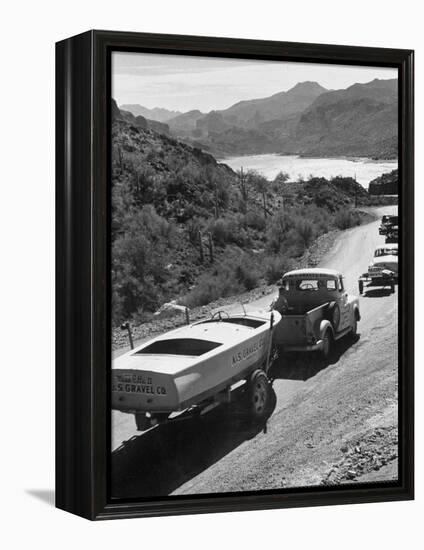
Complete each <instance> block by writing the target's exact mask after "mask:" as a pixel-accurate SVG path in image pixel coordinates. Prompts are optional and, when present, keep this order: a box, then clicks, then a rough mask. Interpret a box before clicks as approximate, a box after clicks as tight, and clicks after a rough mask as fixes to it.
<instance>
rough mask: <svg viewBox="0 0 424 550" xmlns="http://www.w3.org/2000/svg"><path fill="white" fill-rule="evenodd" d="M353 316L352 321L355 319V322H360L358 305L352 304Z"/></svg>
mask: <svg viewBox="0 0 424 550" xmlns="http://www.w3.org/2000/svg"><path fill="white" fill-rule="evenodd" d="M353 315H354V319H355V318H356V320H357V321H360V320H361V314H360V312H359V306H358V304H353Z"/></svg>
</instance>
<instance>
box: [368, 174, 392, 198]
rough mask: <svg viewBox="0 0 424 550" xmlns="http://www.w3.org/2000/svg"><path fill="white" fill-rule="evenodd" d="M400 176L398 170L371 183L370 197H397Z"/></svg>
mask: <svg viewBox="0 0 424 550" xmlns="http://www.w3.org/2000/svg"><path fill="white" fill-rule="evenodd" d="M398 186H399V175H398V171H397V170H392V171H391V172H389V173H388V174H382V175H381V176H380V177H378V178H375V179H374V180H372V181H371V182H370V185H369V188H368V192H369V193H370V195H397V194H398V193H399V187H398Z"/></svg>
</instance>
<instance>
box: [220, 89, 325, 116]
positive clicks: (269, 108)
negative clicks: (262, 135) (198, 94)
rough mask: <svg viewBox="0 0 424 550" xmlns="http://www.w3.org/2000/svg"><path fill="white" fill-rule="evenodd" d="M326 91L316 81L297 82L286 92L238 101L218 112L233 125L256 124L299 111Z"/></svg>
mask: <svg viewBox="0 0 424 550" xmlns="http://www.w3.org/2000/svg"><path fill="white" fill-rule="evenodd" d="M327 91H328V90H326V89H325V88H323V87H322V86H320V85H319V84H318V83H317V82H299V83H298V84H296V86H294V87H293V88H291V89H290V90H288V91H287V92H279V93H277V94H274V95H272V96H270V97H265V98H261V99H251V100H248V101H240V102H239V103H236V104H235V105H233V106H232V107H229V108H228V109H225V110H223V111H220V113H221V114H222V116H223V117H224V119H225V120H228V121H229V122H231V123H232V124H233V125H236V126H237V125H238V126H244V125H247V126H251V125H254V126H257V125H258V124H259V123H261V122H265V121H267V120H275V119H282V118H286V117H288V116H291V115H293V114H297V113H301V112H302V111H304V110H305V109H306V108H307V107H309V105H311V104H312V102H313V101H314V100H315V99H316V98H317V97H319V96H320V95H321V94H323V93H324V92H327Z"/></svg>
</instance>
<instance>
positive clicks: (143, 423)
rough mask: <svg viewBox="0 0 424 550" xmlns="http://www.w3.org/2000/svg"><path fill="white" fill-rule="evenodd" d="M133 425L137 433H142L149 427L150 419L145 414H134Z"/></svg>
mask: <svg viewBox="0 0 424 550" xmlns="http://www.w3.org/2000/svg"><path fill="white" fill-rule="evenodd" d="M135 424H136V426H137V430H138V431H139V432H144V431H145V430H148V429H149V428H150V427H151V422H150V418H148V417H147V415H146V413H136V414H135Z"/></svg>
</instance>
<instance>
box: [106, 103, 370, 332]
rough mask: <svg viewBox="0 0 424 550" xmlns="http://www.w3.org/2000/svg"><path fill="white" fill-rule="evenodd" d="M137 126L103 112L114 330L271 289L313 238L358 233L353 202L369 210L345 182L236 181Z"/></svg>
mask: <svg viewBox="0 0 424 550" xmlns="http://www.w3.org/2000/svg"><path fill="white" fill-rule="evenodd" d="M140 117H141V115H139V116H137V117H134V115H132V116H131V117H128V116H127V114H126V113H125V112H122V111H120V110H119V109H118V107H117V106H116V103H115V102H113V103H112V181H113V187H112V226H111V229H112V283H113V284H112V286H113V297H112V307H113V318H114V323H115V324H119V323H120V322H122V321H123V320H125V319H133V320H135V321H136V322H138V323H141V322H145V321H147V320H149V319H150V318H151V317H152V314H153V312H155V311H156V310H157V309H158V308H159V307H160V306H161V305H162V304H163V303H164V302H168V301H170V300H177V301H179V302H180V303H183V304H184V305H188V306H189V307H195V306H199V305H204V304H208V303H210V302H212V301H214V300H216V299H218V298H221V297H225V296H233V295H238V294H241V293H243V292H246V291H250V290H252V289H254V288H257V287H258V286H259V285H261V284H268V283H272V282H274V281H275V280H276V279H278V278H279V277H280V276H281V273H282V272H283V271H284V270H287V269H288V268H290V267H291V266H292V265H294V264H295V263H296V262H297V261H298V258H300V257H301V256H302V255H303V254H304V253H305V251H307V250H308V249H309V247H310V246H312V245H313V243H314V242H315V240H316V239H317V238H318V237H320V236H321V235H323V234H325V233H327V232H329V231H332V230H333V229H345V228H347V227H351V226H353V225H357V224H358V223H361V220H362V217H361V215H360V213H359V212H358V211H357V210H355V208H354V205H355V200H356V202H357V204H358V205H361V204H370V197H369V195H368V193H367V191H366V190H365V189H364V188H363V187H362V186H361V185H359V184H358V183H356V182H355V181H353V180H352V179H350V178H335V179H333V180H331V181H328V180H325V179H323V178H312V179H309V180H307V181H303V182H302V181H297V182H296V183H294V182H288V181H287V176H286V175H285V174H279V175H278V176H277V177H276V178H275V180H273V181H269V180H267V179H266V178H265V177H263V176H262V175H261V174H258V173H256V172H253V171H250V172H247V173H245V174H244V175H243V176H241V175H240V174H236V173H235V172H233V171H232V170H231V169H230V168H229V167H228V166H226V165H225V164H222V163H218V162H217V161H216V160H215V158H214V157H213V156H212V155H210V154H208V153H205V152H204V151H202V150H201V149H198V148H194V147H191V146H189V145H187V144H186V143H183V142H181V141H178V140H176V139H174V138H172V137H170V136H169V135H167V134H166V133H163V132H158V131H155V130H154V129H152V125H151V121H148V120H147V119H144V117H141V119H142V120H141V121H140ZM143 121H145V123H144V122H143ZM156 123H157V122H156Z"/></svg>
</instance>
